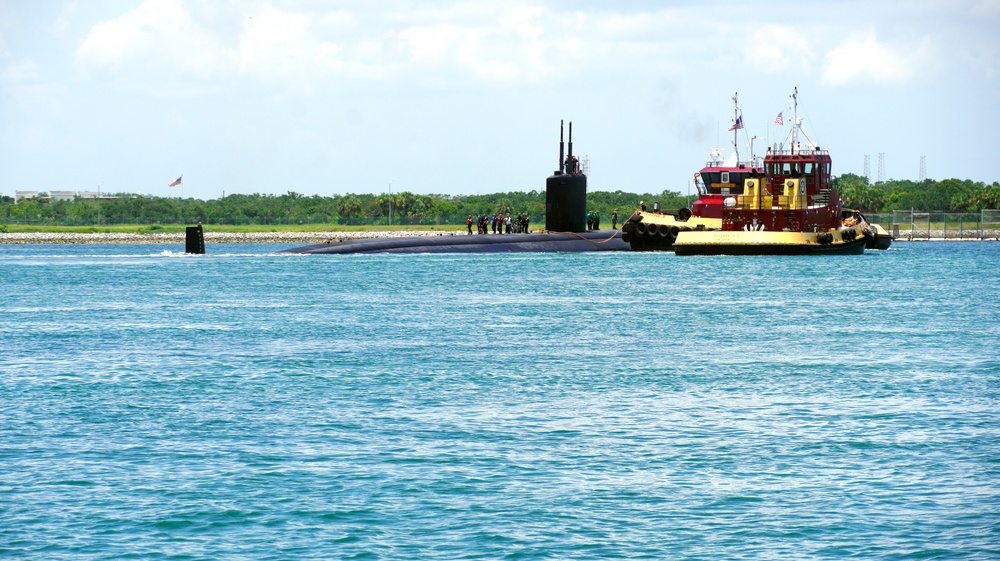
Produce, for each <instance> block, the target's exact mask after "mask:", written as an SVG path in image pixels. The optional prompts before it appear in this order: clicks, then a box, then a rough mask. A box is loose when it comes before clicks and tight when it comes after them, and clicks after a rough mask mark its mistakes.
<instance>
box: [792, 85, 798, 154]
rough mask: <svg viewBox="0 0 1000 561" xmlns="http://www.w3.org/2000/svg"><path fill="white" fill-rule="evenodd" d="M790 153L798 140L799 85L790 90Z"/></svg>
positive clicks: (793, 150)
mask: <svg viewBox="0 0 1000 561" xmlns="http://www.w3.org/2000/svg"><path fill="white" fill-rule="evenodd" d="M792 108H793V110H792V123H793V124H792V154H794V153H795V145H796V144H797V143H798V140H799V124H800V123H799V87H798V86H795V91H793V92H792Z"/></svg>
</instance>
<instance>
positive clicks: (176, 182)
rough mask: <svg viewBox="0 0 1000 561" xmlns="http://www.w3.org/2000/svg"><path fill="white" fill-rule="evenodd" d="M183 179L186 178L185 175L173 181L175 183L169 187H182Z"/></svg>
mask: <svg viewBox="0 0 1000 561" xmlns="http://www.w3.org/2000/svg"><path fill="white" fill-rule="evenodd" d="M183 178H184V176H183V175H182V176H180V177H178V178H177V179H175V180H173V181H172V182H171V183H170V185H167V187H177V186H178V185H180V184H181V179H183Z"/></svg>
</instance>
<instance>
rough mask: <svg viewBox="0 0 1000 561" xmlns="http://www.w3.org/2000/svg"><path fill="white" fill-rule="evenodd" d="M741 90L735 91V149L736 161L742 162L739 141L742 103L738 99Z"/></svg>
mask: <svg viewBox="0 0 1000 561" xmlns="http://www.w3.org/2000/svg"><path fill="white" fill-rule="evenodd" d="M739 95H740V93H739V92H734V93H733V151H734V152H736V163H737V164H739V162H740V145H739V142H738V138H739V137H738V135H739V132H740V104H739V102H738V101H736V98H737V97H739Z"/></svg>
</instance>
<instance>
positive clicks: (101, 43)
mask: <svg viewBox="0 0 1000 561" xmlns="http://www.w3.org/2000/svg"><path fill="white" fill-rule="evenodd" d="M77 56H78V57H79V59H80V60H82V61H83V62H84V63H85V64H86V65H87V66H88V67H91V68H97V69H101V70H105V71H110V72H122V73H128V72H138V73H139V75H141V76H144V77H148V76H151V75H153V74H154V73H160V74H161V76H162V72H163V71H164V70H179V71H182V72H189V73H192V74H194V75H196V76H199V77H203V78H205V77H217V76H218V75H219V73H220V71H222V70H223V69H224V68H225V67H226V66H227V64H228V60H227V59H229V58H231V56H232V53H231V52H228V51H227V50H226V49H224V48H223V47H222V45H221V44H220V43H219V41H218V39H217V38H216V37H215V36H213V34H212V33H211V32H210V31H209V30H207V29H206V28H204V27H202V26H200V25H199V24H198V23H197V22H195V21H194V20H193V19H192V17H191V14H190V13H189V12H188V10H187V9H186V8H185V6H184V3H183V2H182V1H181V0H147V1H146V2H143V3H142V4H140V5H139V6H138V7H136V8H135V9H133V10H131V11H129V12H127V13H126V14H124V15H122V16H121V17H119V18H116V19H113V20H111V21H106V22H102V23H98V24H96V25H94V26H93V28H91V30H90V33H89V34H88V35H87V37H86V38H85V39H84V40H83V42H82V43H81V44H80V46H79V48H78V49H77ZM143 69H145V72H143V71H142V70H143ZM151 70H152V71H155V72H150V71H151Z"/></svg>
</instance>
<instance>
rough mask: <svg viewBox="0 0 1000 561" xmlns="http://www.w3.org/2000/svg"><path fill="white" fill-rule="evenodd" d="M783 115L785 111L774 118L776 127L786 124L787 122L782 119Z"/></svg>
mask: <svg viewBox="0 0 1000 561" xmlns="http://www.w3.org/2000/svg"><path fill="white" fill-rule="evenodd" d="M782 113H784V111H781V112H779V113H778V116H777V117H775V118H774V124H776V125H783V124H785V120H784V119H782V118H781V114H782Z"/></svg>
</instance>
